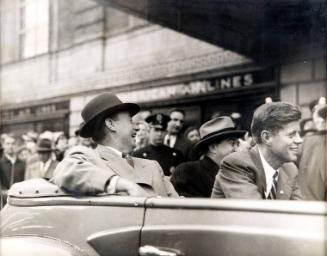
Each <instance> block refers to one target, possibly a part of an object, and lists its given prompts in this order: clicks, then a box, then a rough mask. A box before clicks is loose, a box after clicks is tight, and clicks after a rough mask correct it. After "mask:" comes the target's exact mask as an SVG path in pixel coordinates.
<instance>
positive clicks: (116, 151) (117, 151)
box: [105, 146, 123, 157]
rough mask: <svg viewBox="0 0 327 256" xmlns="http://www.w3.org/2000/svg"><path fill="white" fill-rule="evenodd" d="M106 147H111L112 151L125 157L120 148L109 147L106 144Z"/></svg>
mask: <svg viewBox="0 0 327 256" xmlns="http://www.w3.org/2000/svg"><path fill="white" fill-rule="evenodd" d="M105 147H106V148H109V149H110V150H111V151H113V152H114V153H115V154H117V155H118V156H120V157H123V153H122V152H120V151H119V150H117V149H115V148H113V147H109V146H105Z"/></svg>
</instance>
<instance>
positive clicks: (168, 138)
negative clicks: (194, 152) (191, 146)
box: [164, 134, 177, 148]
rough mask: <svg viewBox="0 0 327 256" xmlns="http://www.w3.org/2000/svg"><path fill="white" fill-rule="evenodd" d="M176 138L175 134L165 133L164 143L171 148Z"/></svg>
mask: <svg viewBox="0 0 327 256" xmlns="http://www.w3.org/2000/svg"><path fill="white" fill-rule="evenodd" d="M176 140H177V136H176V135H173V134H167V135H166V136H165V139H164V144H165V145H167V146H168V147H170V148H173V147H174V146H175V143H176ZM168 142H169V143H168Z"/></svg>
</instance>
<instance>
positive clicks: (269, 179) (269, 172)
mask: <svg viewBox="0 0 327 256" xmlns="http://www.w3.org/2000/svg"><path fill="white" fill-rule="evenodd" d="M258 151H259V155H260V159H261V162H262V166H263V170H264V172H265V176H266V191H265V195H266V197H268V195H269V192H270V190H271V186H272V183H273V175H274V174H275V172H276V171H277V172H278V174H279V168H278V169H277V170H275V169H274V168H273V167H272V166H271V165H270V164H269V163H268V162H267V160H266V159H265V158H264V156H263V154H262V153H261V151H260V148H259V147H258Z"/></svg>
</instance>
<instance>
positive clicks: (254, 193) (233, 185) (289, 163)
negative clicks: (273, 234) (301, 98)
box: [212, 102, 302, 200]
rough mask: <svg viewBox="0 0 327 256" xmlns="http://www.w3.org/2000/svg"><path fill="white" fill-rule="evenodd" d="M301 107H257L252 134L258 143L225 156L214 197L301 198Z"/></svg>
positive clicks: (284, 104) (213, 191)
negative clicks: (298, 167)
mask: <svg viewBox="0 0 327 256" xmlns="http://www.w3.org/2000/svg"><path fill="white" fill-rule="evenodd" d="M300 118H301V111H300V108H299V107H298V106H296V105H292V104H289V103H284V102H271V103H266V104H263V105H261V106H259V107H258V108H257V109H256V110H255V112H254V115H253V119H252V124H251V133H252V136H253V138H254V140H255V142H256V143H257V146H255V147H254V148H252V149H251V150H250V151H242V152H235V153H233V154H230V155H228V156H227V157H225V158H224V159H223V161H222V163H221V167H220V171H219V173H218V175H217V176H216V179H215V184H214V187H213V190H212V197H214V198H242V199H284V200H288V199H291V200H300V199H302V194H301V191H300V189H299V186H298V169H297V167H296V166H295V164H294V163H293V162H295V161H297V158H298V152H299V149H300V145H301V143H302V139H301V137H300V135H299V132H300V125H299V120H300Z"/></svg>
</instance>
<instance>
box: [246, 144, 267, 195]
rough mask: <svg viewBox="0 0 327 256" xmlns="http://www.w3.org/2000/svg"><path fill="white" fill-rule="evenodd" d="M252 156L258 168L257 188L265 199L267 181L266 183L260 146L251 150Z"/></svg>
mask: <svg viewBox="0 0 327 256" xmlns="http://www.w3.org/2000/svg"><path fill="white" fill-rule="evenodd" d="M250 156H251V159H252V161H253V163H254V165H255V166H256V167H257V186H258V188H259V191H260V193H261V195H262V197H263V198H265V197H266V196H265V193H266V188H267V181H266V174H265V170H264V169H263V165H262V162H261V159H260V154H259V150H258V146H255V147H253V148H252V149H251V150H250Z"/></svg>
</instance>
